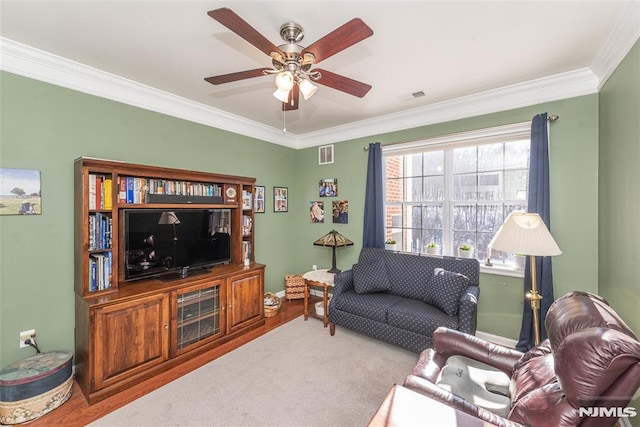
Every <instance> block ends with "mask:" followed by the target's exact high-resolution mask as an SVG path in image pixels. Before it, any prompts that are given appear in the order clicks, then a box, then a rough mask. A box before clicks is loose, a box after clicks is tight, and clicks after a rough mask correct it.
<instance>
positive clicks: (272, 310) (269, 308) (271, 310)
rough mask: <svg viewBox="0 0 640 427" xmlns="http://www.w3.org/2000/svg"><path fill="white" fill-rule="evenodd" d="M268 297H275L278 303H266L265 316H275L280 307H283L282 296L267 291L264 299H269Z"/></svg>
mask: <svg viewBox="0 0 640 427" xmlns="http://www.w3.org/2000/svg"><path fill="white" fill-rule="evenodd" d="M267 298H269V299H273V300H275V301H276V302H277V303H278V304H277V305H266V304H265V306H264V317H273V316H275V315H276V314H278V310H280V307H282V298H280V297H279V296H277V295H276V294H274V293H271V292H267V293H266V294H264V299H265V300H267Z"/></svg>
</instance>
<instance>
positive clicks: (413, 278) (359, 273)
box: [328, 248, 480, 353]
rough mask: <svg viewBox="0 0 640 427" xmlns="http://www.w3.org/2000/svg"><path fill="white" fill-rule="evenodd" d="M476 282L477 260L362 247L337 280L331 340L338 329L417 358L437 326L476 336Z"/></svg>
mask: <svg viewBox="0 0 640 427" xmlns="http://www.w3.org/2000/svg"><path fill="white" fill-rule="evenodd" d="M479 278H480V263H479V262H478V261H477V260H475V259H461V258H454V257H439V256H424V255H422V256H421V255H414V254H409V253H398V252H392V251H387V250H384V249H377V248H363V249H362V250H361V251H360V256H359V259H358V263H357V264H354V266H353V268H352V269H351V270H347V271H344V272H342V273H339V274H337V275H336V277H335V280H334V282H335V288H334V293H333V297H332V298H331V301H330V303H329V309H328V310H329V313H328V314H329V322H330V323H329V326H330V328H331V329H330V331H331V335H334V334H335V327H336V325H339V326H343V327H346V328H349V329H352V330H354V331H356V332H359V333H362V334H365V335H369V336H371V337H373V338H376V339H379V340H382V341H385V342H388V343H390V344H393V345H397V346H399V347H402V348H405V349H407V350H410V351H413V352H416V353H420V352H422V351H423V350H424V349H425V348H427V347H431V345H432V340H431V336H432V334H433V331H435V330H436V329H437V328H438V327H440V326H446V327H447V328H450V329H456V330H458V331H461V332H466V333H468V334H472V335H474V334H475V332H476V320H477V306H478V297H479V295H480V287H479Z"/></svg>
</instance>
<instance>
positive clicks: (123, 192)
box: [118, 176, 127, 203]
mask: <svg viewBox="0 0 640 427" xmlns="http://www.w3.org/2000/svg"><path fill="white" fill-rule="evenodd" d="M118 203H127V179H126V178H125V177H123V176H121V177H118Z"/></svg>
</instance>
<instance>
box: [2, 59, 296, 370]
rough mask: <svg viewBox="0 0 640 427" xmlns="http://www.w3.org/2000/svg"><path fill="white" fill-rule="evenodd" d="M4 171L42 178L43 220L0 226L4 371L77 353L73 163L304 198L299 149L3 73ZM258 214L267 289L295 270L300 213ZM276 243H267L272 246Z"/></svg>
mask: <svg viewBox="0 0 640 427" xmlns="http://www.w3.org/2000/svg"><path fill="white" fill-rule="evenodd" d="M0 94H1V95H0V96H1V98H0V102H1V107H2V116H1V121H2V126H1V130H0V132H1V133H0V167H4V168H16V169H35V170H40V171H41V181H42V182H41V188H42V205H43V206H42V211H43V213H42V215H38V216H1V217H0V313H1V314H0V366H5V365H7V364H8V363H10V362H12V361H14V360H16V359H19V358H20V357H25V356H28V355H31V354H32V352H33V349H30V348H26V349H19V348H18V334H19V332H20V331H24V330H28V329H32V328H35V329H36V333H37V340H38V344H39V346H40V348H41V349H42V350H54V349H73V348H74V338H73V337H74V332H73V328H74V291H73V160H74V159H75V158H77V157H80V156H91V157H99V158H106V159H114V160H124V161H127V162H132V163H144V164H150V165H158V166H167V167H176V168H184V169H192V170H202V171H213V172H220V173H227V174H233V175H243V176H251V177H256V178H257V184H258V185H264V186H266V187H267V188H268V189H270V188H271V187H273V186H274V185H288V186H289V187H290V189H292V190H293V191H295V189H296V170H295V168H294V167H292V165H295V164H296V158H297V152H296V150H293V149H290V148H286V147H282V146H279V145H275V144H268V143H265V142H263V141H259V140H255V139H251V138H247V137H244V136H240V135H236V134H233V133H229V132H225V131H221V130H218V129H213V128H210V127H207V126H202V125H198V124H195V123H191V122H187V121H184V120H180V119H176V118H173V117H169V116H165V115H162V114H158V113H154V112H150V111H147V110H142V109H139V108H135V107H131V106H128V105H124V104H120V103H117V102H113V101H109V100H105V99H102V98H97V97H94V96H90V95H86V94H82V93H79V92H75V91H72V90H68V89H64V88H61V87H57V86H53V85H50V84H45V83H41V82H38V81H34V80H31V79H26V78H23V77H18V76H15V75H13V74H9V73H4V72H3V73H0ZM272 203H273V198H272V197H271V195H270V194H268V197H267V209H266V213H264V214H258V215H256V220H255V221H256V238H255V241H256V247H255V253H256V260H257V261H258V262H262V263H264V264H266V265H267V270H266V283H265V287H266V289H267V290H268V291H278V290H281V289H283V276H284V275H285V274H289V273H291V272H293V271H295V270H296V268H295V267H296V262H295V258H296V252H297V248H296V246H295V241H293V239H284V238H283V236H289V235H291V234H292V227H291V221H292V220H294V219H295V218H297V207H296V206H295V205H294V206H291V208H290V210H289V212H288V213H279V214H274V213H273V208H272ZM267 242H268V243H267Z"/></svg>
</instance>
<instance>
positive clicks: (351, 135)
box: [298, 68, 598, 148]
mask: <svg viewBox="0 0 640 427" xmlns="http://www.w3.org/2000/svg"><path fill="white" fill-rule="evenodd" d="M597 90H598V78H597V77H596V76H595V75H594V74H593V73H592V72H591V70H590V69H589V68H583V69H580V70H576V71H571V72H567V73H562V74H556V75H554V76H550V77H544V78H541V79H536V80H531V81H528V82H525V83H519V84H514V85H510V86H505V87H502V88H499V89H494V90H489V91H485V92H480V93H477V94H474V95H468V96H463V97H459V98H455V99H451V100H447V101H443V102H438V103H435V104H429V105H425V106H422V107H417V108H413V109H410V110H405V111H401V112H398V113H392V114H388V115H384V116H379V117H376V118H374V119H369V120H363V121H359V122H355V123H350V124H348V125H343V126H337V127H333V128H329V129H325V130H322V131H318V132H313V133H307V134H305V137H304V139H303V140H300V141H299V146H298V148H307V147H312V146H316V145H322V144H327V143H332V142H339V141H347V140H350V139H355V138H362V137H366V136H372V135H379V134H383V133H388V132H396V131H400V130H404V129H411V128H416V127H419V126H426V125H431V124H436V123H443V122H448V121H452V120H458V119H464V118H467V117H475V116H480V115H483V114H490V113H496V112H499V111H506V110H513V109H515V108H521V107H527V106H530V105H536V104H541V103H544V102H550V101H557V100H560V99H567V98H574V97H577V96H582V95H589V94H593V93H596V92H597ZM365 132H366V134H365Z"/></svg>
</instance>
